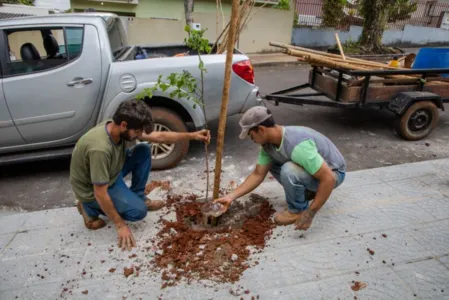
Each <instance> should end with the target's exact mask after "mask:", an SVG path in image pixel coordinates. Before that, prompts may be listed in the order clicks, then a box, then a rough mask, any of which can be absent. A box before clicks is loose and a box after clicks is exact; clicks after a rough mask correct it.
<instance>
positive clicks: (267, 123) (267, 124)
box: [248, 109, 276, 132]
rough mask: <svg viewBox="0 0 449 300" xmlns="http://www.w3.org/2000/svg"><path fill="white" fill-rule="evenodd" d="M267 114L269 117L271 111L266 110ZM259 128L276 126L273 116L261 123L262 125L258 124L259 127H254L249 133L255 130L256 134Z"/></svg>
mask: <svg viewBox="0 0 449 300" xmlns="http://www.w3.org/2000/svg"><path fill="white" fill-rule="evenodd" d="M267 113H268V114H269V115H271V111H270V110H269V109H267ZM259 126H263V127H268V128H271V127H274V126H276V122H275V121H274V118H273V116H271V117H269V118H268V119H266V120H265V121H263V122H262V123H260V124H259V125H257V126H254V127H253V128H251V129H250V130H249V131H251V130H255V131H256V132H257V131H258V130H259ZM249 131H248V132H249Z"/></svg>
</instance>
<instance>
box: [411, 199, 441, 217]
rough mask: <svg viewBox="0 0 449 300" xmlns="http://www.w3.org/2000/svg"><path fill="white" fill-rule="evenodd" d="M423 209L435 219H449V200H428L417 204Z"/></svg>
mask: <svg viewBox="0 0 449 300" xmlns="http://www.w3.org/2000/svg"><path fill="white" fill-rule="evenodd" d="M416 204H417V205H418V206H419V207H420V208H421V209H422V210H425V211H426V212H428V213H429V214H431V215H432V216H433V217H434V218H435V219H440V220H441V219H447V218H448V216H449V198H448V197H441V198H433V197H431V198H427V199H424V200H422V201H418V202H416Z"/></svg>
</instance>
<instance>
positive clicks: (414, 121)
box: [396, 101, 439, 141]
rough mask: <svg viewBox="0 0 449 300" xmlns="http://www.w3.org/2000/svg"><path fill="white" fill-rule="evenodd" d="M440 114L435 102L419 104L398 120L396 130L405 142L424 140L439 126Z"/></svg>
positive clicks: (410, 108)
mask: <svg viewBox="0 0 449 300" xmlns="http://www.w3.org/2000/svg"><path fill="white" fill-rule="evenodd" d="M438 114H439V112H438V108H437V106H436V105H435V104H434V103H433V102H430V101H421V102H417V103H415V104H413V105H412V106H410V107H409V108H408V109H407V110H406V111H405V113H404V114H403V115H402V116H400V117H399V118H398V119H397V120H396V129H397V131H398V133H399V135H400V136H402V137H403V138H404V139H405V140H408V141H417V140H420V139H423V138H425V137H426V136H428V135H429V134H430V133H431V132H432V130H433V129H434V128H435V126H436V125H437V122H438Z"/></svg>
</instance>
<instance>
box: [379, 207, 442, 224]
mask: <svg viewBox="0 0 449 300" xmlns="http://www.w3.org/2000/svg"><path fill="white" fill-rule="evenodd" d="M379 209H380V210H381V211H382V212H383V213H384V214H385V215H386V216H387V217H388V218H390V219H391V220H392V221H393V222H394V224H396V227H398V226H411V225H416V224H417V223H427V222H432V221H435V220H436V219H435V217H433V216H432V215H431V214H429V213H428V212H426V211H425V210H423V209H422V208H421V207H420V206H419V205H418V204H417V203H399V204H393V205H383V206H380V207H379Z"/></svg>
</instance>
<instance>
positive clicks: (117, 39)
mask: <svg viewBox="0 0 449 300" xmlns="http://www.w3.org/2000/svg"><path fill="white" fill-rule="evenodd" d="M106 23H107V28H108V36H109V43H110V44H111V50H112V53H113V55H114V58H115V57H117V56H119V55H120V54H121V53H122V52H123V51H125V50H126V49H127V47H128V41H127V40H126V33H125V28H124V27H123V24H122V21H121V20H120V19H119V18H111V19H108V20H106Z"/></svg>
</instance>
